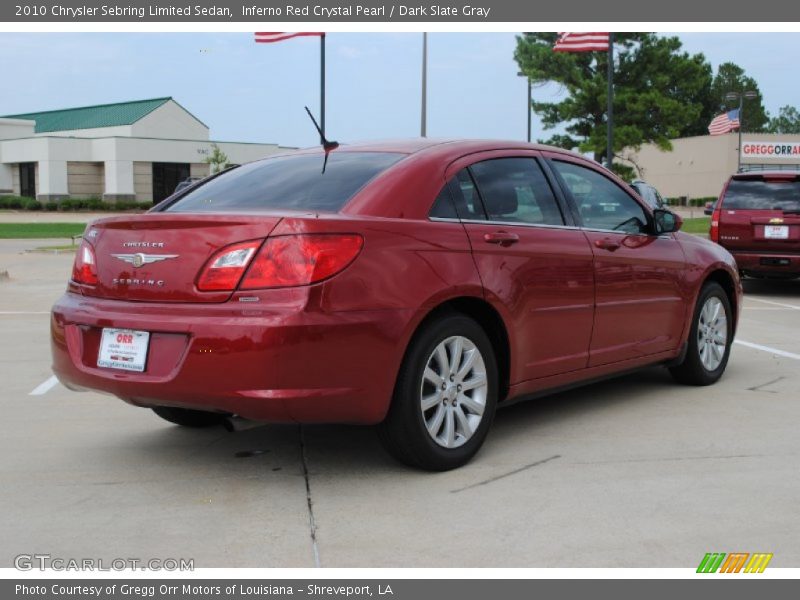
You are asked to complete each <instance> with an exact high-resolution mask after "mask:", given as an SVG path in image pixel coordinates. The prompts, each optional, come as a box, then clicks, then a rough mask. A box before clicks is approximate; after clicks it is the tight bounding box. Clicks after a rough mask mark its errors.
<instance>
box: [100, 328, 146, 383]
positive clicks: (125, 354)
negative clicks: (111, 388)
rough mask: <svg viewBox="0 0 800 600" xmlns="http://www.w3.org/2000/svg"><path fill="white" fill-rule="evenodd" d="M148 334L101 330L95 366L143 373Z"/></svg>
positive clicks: (132, 331)
mask: <svg viewBox="0 0 800 600" xmlns="http://www.w3.org/2000/svg"><path fill="white" fill-rule="evenodd" d="M149 344H150V333H149V332H147V331H134V330H132V329H103V335H102V337H101V338H100V352H99V353H98V355H97V366H98V367H105V368H107V369H122V370H124V371H138V372H139V373H141V372H142V371H144V365H145V362H146V361H147V347H148V346H149Z"/></svg>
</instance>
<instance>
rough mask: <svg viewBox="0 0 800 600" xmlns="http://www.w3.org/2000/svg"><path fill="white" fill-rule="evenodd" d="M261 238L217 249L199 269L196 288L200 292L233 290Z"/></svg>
mask: <svg viewBox="0 0 800 600" xmlns="http://www.w3.org/2000/svg"><path fill="white" fill-rule="evenodd" d="M262 242H263V240H251V241H249V242H240V243H238V244H232V245H230V246H225V247H224V248H222V249H221V250H218V251H217V252H216V253H215V254H214V255H213V256H212V257H211V258H210V259H209V261H208V262H207V263H206V266H205V267H203V270H202V271H200V275H199V276H198V278H197V289H198V290H200V291H202V292H218V291H231V292H232V291H233V290H235V289H236V286H237V285H238V284H239V280H240V279H241V278H242V275H243V274H244V272H245V270H246V269H247V265H249V264H250V260H251V259H252V258H253V255H254V254H255V253H256V250H258V247H259V246H260V245H261V243H262Z"/></svg>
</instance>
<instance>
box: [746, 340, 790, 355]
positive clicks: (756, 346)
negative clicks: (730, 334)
mask: <svg viewBox="0 0 800 600" xmlns="http://www.w3.org/2000/svg"><path fill="white" fill-rule="evenodd" d="M734 344H740V345H742V346H747V347H748V348H753V349H754V350H761V351H762V352H769V353H770V354H774V355H776V356H784V357H786V358H793V359H794V360H800V354H795V353H793V352H786V350H778V349H777V348H770V347H769V346H762V345H761V344H754V343H753V342H746V341H744V340H735V341H734Z"/></svg>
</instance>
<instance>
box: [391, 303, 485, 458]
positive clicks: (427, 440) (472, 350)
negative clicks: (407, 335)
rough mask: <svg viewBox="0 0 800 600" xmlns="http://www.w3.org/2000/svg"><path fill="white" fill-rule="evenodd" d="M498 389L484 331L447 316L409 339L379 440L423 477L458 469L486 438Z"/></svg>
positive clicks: (465, 319) (468, 320) (455, 316)
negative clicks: (421, 473)
mask: <svg viewBox="0 0 800 600" xmlns="http://www.w3.org/2000/svg"><path fill="white" fill-rule="evenodd" d="M459 344H460V348H461V349H460V350H459ZM443 361H444V362H443ZM453 361H456V365H455V366H452V367H451V366H450V364H451V363H452V362H453ZM449 372H453V373H455V374H454V375H452V376H450V375H448V374H447V373H449ZM440 374H441V375H444V377H442V376H440ZM481 381H483V382H484V383H483V384H481V383H480V382H481ZM468 386H471V387H469V388H468ZM466 388H468V389H466ZM497 390H498V374H497V361H496V359H495V354H494V350H493V348H492V344H491V342H490V341H489V337H488V336H487V335H486V332H485V331H484V330H483V328H482V327H481V326H480V325H479V324H478V323H477V322H476V321H474V320H473V319H471V318H469V317H467V316H465V315H463V314H461V313H447V314H445V315H443V316H441V317H438V318H436V319H435V320H433V321H430V322H429V323H427V324H425V325H424V326H423V327H422V328H421V329H420V330H419V331H418V332H417V333H416V334H415V335H414V337H413V338H412V341H411V343H410V344H409V347H408V349H407V350H406V355H405V358H404V359H403V364H402V365H401V367H400V373H399V375H398V378H397V383H396V384H395V390H394V394H393V397H392V404H391V406H390V408H389V413H388V415H387V417H386V419H385V421H384V422H383V423H382V424H381V425H380V426H379V428H378V431H379V436H380V439H381V441H382V442H383V445H384V446H385V447H386V449H387V450H388V452H389V453H390V454H391V455H392V456H394V457H395V458H396V459H397V460H399V461H400V462H402V463H405V464H407V465H409V466H412V467H416V468H420V469H425V470H428V471H447V470H450V469H455V468H457V467H460V466H462V465H464V464H466V463H467V462H468V461H469V460H470V459H471V458H472V457H473V456H474V455H475V454H476V453H477V452H478V449H479V448H480V447H481V445H483V442H484V440H485V439H486V435H487V433H488V432H489V428H490V427H491V424H492V420H493V419H494V413H495V409H496V407H497ZM424 405H425V406H427V408H423V406H424ZM437 423H438V425H437ZM429 429H430V431H431V432H432V433H431V432H429Z"/></svg>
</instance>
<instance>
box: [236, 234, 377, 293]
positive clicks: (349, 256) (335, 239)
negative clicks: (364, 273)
mask: <svg viewBox="0 0 800 600" xmlns="http://www.w3.org/2000/svg"><path fill="white" fill-rule="evenodd" d="M363 245H364V239H363V238H362V237H361V236H360V235H358V234H301V235H285V236H278V237H273V238H267V241H266V242H265V243H264V246H263V247H262V248H261V251H260V252H259V253H258V255H257V256H256V258H255V260H253V264H252V265H251V267H250V269H248V271H247V274H246V275H245V276H244V279H243V280H242V283H241V285H240V286H239V287H240V288H241V289H243V290H255V289H260V288H276V287H290V286H298V285H309V284H312V283H317V282H318V281H322V280H323V279H327V278H329V277H332V276H333V275H336V274H337V273H339V272H340V271H342V270H344V269H345V268H346V267H347V266H348V265H349V264H350V263H351V262H353V260H354V259H355V258H356V256H358V253H359V252H360V251H361V247H362V246H363Z"/></svg>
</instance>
